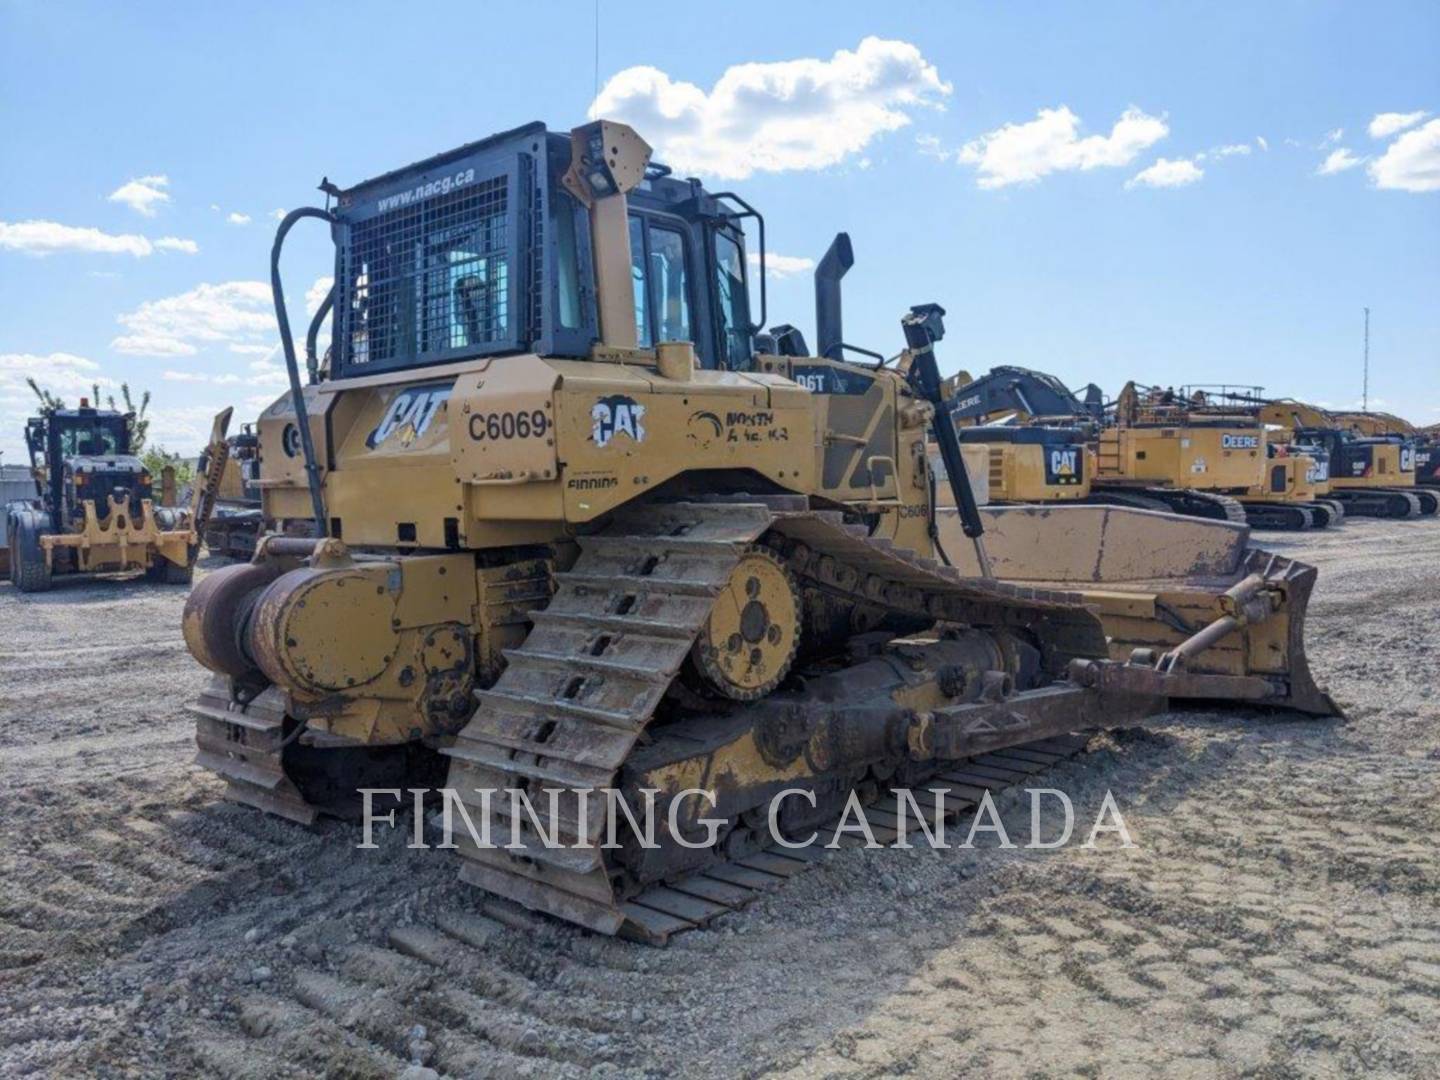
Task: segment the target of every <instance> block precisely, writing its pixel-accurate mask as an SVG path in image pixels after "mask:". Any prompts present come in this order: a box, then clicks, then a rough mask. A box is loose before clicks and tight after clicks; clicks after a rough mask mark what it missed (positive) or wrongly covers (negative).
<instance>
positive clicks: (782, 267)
mask: <svg viewBox="0 0 1440 1080" xmlns="http://www.w3.org/2000/svg"><path fill="white" fill-rule="evenodd" d="M749 259H750V265H751V266H753V267H755V268H756V269H757V270H758V269H759V267H760V253H759V252H758V251H752V252H750V255H749ZM814 269H815V260H814V259H809V258H806V257H805V256H804V255H780V254H778V253H776V252H773V251H767V252H766V253H765V273H766V274H768V275H769V276H770V277H774V278H788V277H795V276H796V275H797V274H806V273H809V272H810V271H811V270H814Z"/></svg>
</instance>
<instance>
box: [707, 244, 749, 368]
mask: <svg viewBox="0 0 1440 1080" xmlns="http://www.w3.org/2000/svg"><path fill="white" fill-rule="evenodd" d="M715 283H716V289H717V292H718V294H719V295H718V296H717V297H716V301H717V303H716V308H717V310H718V311H719V314H720V348H721V355H722V357H723V358H724V361H725V366H726V367H728V368H730V369H731V370H732V371H743V370H745V369H746V368H748V367H749V366H750V298H749V295H748V293H747V292H746V287H745V257H744V255H743V254H742V253H741V250H740V245H739V243H737V242H736V241H735V239H734V238H733V237H732V236H730V235H729V234H728V233H723V232H717V233H715Z"/></svg>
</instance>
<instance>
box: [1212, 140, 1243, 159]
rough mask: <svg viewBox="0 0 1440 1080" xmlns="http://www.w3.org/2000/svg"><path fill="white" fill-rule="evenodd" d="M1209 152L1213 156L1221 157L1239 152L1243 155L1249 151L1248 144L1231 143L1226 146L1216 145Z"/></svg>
mask: <svg viewBox="0 0 1440 1080" xmlns="http://www.w3.org/2000/svg"><path fill="white" fill-rule="evenodd" d="M1211 153H1212V154H1213V155H1214V156H1215V157H1221V158H1227V157H1234V156H1235V155H1236V154H1239V155H1241V156H1242V157H1243V156H1245V155H1248V154H1249V153H1250V144H1249V143H1231V144H1230V145H1228V146H1217V147H1216V148H1215V149H1214V150H1212V151H1211Z"/></svg>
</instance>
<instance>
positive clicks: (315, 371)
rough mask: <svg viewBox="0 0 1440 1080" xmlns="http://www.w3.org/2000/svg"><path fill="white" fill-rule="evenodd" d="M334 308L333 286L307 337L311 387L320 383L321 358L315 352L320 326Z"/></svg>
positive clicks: (322, 302) (306, 347) (306, 361)
mask: <svg viewBox="0 0 1440 1080" xmlns="http://www.w3.org/2000/svg"><path fill="white" fill-rule="evenodd" d="M334 306H335V286H334V285H333V284H332V285H331V286H330V291H329V292H327V293H326V294H325V299H324V300H321V301H320V308H319V310H318V311H316V312H315V317H314V318H313V319H311V320H310V331H309V333H307V334H306V335H305V370H306V372H307V373H308V374H309V376H310V385H311V386H314V385H315V384H316V383H317V382H319V381H320V357H319V356H318V355H316V351H315V350H316V348H317V347H318V345H317V343H318V341H319V338H320V324H321V323H323V322H324V321H325V316H326V315H329V314H330V309H331V308H332V307H334Z"/></svg>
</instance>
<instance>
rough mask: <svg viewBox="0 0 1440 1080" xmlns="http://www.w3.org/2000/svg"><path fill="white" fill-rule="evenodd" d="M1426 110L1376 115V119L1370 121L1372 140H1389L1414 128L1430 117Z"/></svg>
mask: <svg viewBox="0 0 1440 1080" xmlns="http://www.w3.org/2000/svg"><path fill="white" fill-rule="evenodd" d="M1429 115H1430V114H1429V113H1427V112H1426V111H1425V110H1424V109H1419V110H1417V111H1415V112H1407V113H1398V112H1382V113H1376V114H1375V119H1373V120H1371V121H1370V129H1369V130H1370V137H1371V138H1372V139H1388V138H1389V137H1390V136H1391V135H1394V134H1395V133H1396V132H1399V131H1404V130H1405V129H1406V128H1409V127H1414V126H1415V125H1416V124H1418V123H1419V122H1420V121H1421V120H1424V119H1425V117H1427V116H1429Z"/></svg>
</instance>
